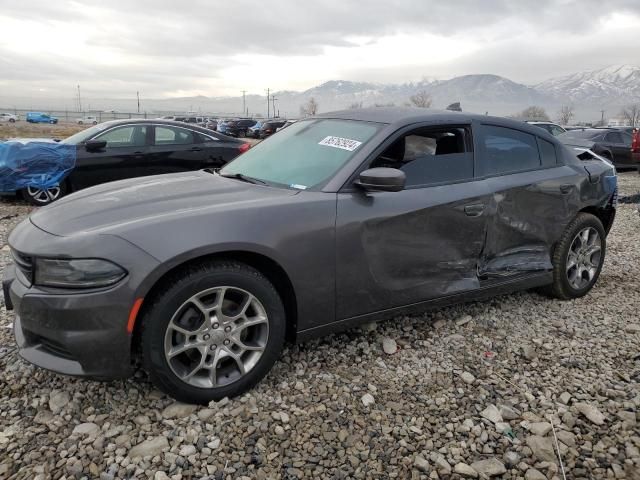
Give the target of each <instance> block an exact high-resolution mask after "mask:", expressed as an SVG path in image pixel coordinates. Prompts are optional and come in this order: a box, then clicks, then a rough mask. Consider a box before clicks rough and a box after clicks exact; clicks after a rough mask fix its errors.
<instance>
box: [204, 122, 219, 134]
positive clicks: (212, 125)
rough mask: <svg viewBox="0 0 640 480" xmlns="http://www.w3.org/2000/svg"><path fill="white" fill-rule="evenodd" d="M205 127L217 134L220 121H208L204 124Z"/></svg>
mask: <svg viewBox="0 0 640 480" xmlns="http://www.w3.org/2000/svg"><path fill="white" fill-rule="evenodd" d="M203 127H204V128H208V129H209V130H213V131H214V132H215V131H216V130H217V129H218V121H217V120H215V119H208V120H207V121H206V122H204V125H203Z"/></svg>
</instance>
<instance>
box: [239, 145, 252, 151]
mask: <svg viewBox="0 0 640 480" xmlns="http://www.w3.org/2000/svg"><path fill="white" fill-rule="evenodd" d="M250 148H251V145H249V144H248V143H243V144H242V145H240V146H239V147H238V150H240V153H244V152H246V151H247V150H249V149H250Z"/></svg>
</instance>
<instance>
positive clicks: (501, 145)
mask: <svg viewBox="0 0 640 480" xmlns="http://www.w3.org/2000/svg"><path fill="white" fill-rule="evenodd" d="M478 133H479V151H480V152H479V153H480V169H481V175H483V176H484V175H505V174H509V173H515V172H522V171H526V170H533V169H535V168H539V167H540V165H541V162H540V155H539V154H538V145H537V143H536V137H535V136H534V135H531V134H530V133H526V132H522V131H520V130H516V129H514V128H507V127H498V126H495V125H480V127H479V128H478Z"/></svg>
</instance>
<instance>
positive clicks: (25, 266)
mask: <svg viewBox="0 0 640 480" xmlns="http://www.w3.org/2000/svg"><path fill="white" fill-rule="evenodd" d="M11 256H12V257H13V262H14V263H15V264H16V267H17V268H18V270H19V271H20V273H22V275H23V276H24V277H25V279H26V280H27V282H28V283H29V284H32V283H33V257H30V256H29V255H25V254H23V253H20V252H18V251H17V250H14V249H13V248H12V249H11Z"/></svg>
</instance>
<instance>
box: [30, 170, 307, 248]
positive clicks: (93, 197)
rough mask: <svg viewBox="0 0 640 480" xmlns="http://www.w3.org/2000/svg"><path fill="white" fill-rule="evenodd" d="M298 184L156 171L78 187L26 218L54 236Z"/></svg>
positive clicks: (228, 205)
mask: <svg viewBox="0 0 640 480" xmlns="http://www.w3.org/2000/svg"><path fill="white" fill-rule="evenodd" d="M296 193H298V191H297V190H287V189H280V188H272V187H266V186H262V185H253V184H250V183H246V182H242V181H240V180H236V179H231V178H223V177H220V176H219V175H214V174H211V173H208V172H206V171H203V170H201V171H195V172H187V173H176V174H168V175H156V176H151V177H141V178H132V179H129V180H122V181H118V182H111V183H105V184H103V185H99V186H97V187H92V188H88V189H86V190H81V191H79V192H77V193H74V194H72V195H69V196H68V197H64V198H62V199H61V200H58V201H57V202H55V203H53V204H51V205H49V206H47V207H44V208H41V209H39V210H37V211H36V212H35V213H33V214H32V215H31V217H30V218H31V222H32V223H33V224H34V225H35V226H37V227H38V228H40V229H42V230H44V231H46V232H49V233H51V234H53V235H58V236H70V235H74V234H78V233H89V232H94V233H116V234H117V231H121V230H122V229H123V228H124V229H126V228H127V227H141V226H144V224H151V223H156V222H165V221H170V220H171V218H172V217H183V216H186V215H199V214H209V213H212V212H215V211H216V210H229V209H243V208H250V207H252V206H257V205H263V204H265V203H269V202H274V201H282V200H283V198H287V197H291V196H293V195H295V194H296Z"/></svg>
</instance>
